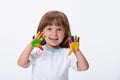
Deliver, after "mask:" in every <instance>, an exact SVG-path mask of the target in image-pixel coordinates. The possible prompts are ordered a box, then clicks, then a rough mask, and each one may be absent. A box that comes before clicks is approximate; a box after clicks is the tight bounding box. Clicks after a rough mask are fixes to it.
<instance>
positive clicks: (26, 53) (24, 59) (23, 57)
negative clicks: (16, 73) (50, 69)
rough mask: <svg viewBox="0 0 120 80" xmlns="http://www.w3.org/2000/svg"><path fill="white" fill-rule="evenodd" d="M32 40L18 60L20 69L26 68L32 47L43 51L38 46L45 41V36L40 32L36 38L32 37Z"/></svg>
mask: <svg viewBox="0 0 120 80" xmlns="http://www.w3.org/2000/svg"><path fill="white" fill-rule="evenodd" d="M33 37H34V38H33V40H32V42H31V43H29V44H28V45H27V46H26V48H25V49H24V50H23V51H22V53H21V55H20V57H19V59H18V65H19V66H21V67H24V68H25V67H27V65H28V63H29V62H30V61H29V56H30V54H31V51H32V50H33V48H34V47H38V48H40V50H44V49H43V47H42V46H41V45H40V43H41V42H42V41H43V40H44V39H45V35H44V34H43V32H42V33H40V32H38V33H37V34H36V36H33Z"/></svg>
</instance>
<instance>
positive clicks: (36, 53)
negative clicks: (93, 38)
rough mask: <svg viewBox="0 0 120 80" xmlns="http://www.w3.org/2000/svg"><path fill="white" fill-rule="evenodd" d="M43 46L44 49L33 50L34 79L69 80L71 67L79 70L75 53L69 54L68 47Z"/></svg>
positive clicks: (31, 62) (31, 60) (31, 57)
mask: <svg viewBox="0 0 120 80" xmlns="http://www.w3.org/2000/svg"><path fill="white" fill-rule="evenodd" d="M43 48H44V51H41V50H40V49H39V48H34V49H33V51H32V52H31V56H30V64H29V65H32V80H68V72H69V68H70V67H71V68H72V69H74V70H77V65H76V62H77V60H76V57H75V55H74V54H72V55H70V56H68V51H69V49H68V48H59V49H58V50H51V49H49V48H47V47H46V45H44V46H43Z"/></svg>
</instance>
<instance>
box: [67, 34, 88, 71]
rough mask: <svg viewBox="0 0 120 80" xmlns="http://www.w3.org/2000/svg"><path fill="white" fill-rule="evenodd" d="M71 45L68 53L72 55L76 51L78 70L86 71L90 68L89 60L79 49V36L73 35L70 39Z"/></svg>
mask: <svg viewBox="0 0 120 80" xmlns="http://www.w3.org/2000/svg"><path fill="white" fill-rule="evenodd" d="M68 42H69V45H70V51H69V53H68V55H71V53H72V52H74V54H75V56H76V58H77V68H78V70H82V71H85V70H87V69H88V68H89V64H88V61H87V60H86V58H85V56H84V55H83V54H82V52H81V51H80V49H79V46H80V45H79V37H77V36H72V37H71V38H69V39H68Z"/></svg>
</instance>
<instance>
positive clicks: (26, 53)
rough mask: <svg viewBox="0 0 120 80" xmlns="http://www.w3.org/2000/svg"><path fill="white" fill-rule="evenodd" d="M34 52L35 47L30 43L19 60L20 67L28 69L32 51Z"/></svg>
mask: <svg viewBox="0 0 120 80" xmlns="http://www.w3.org/2000/svg"><path fill="white" fill-rule="evenodd" d="M32 50H33V47H32V45H31V43H29V44H28V45H27V46H26V48H25V49H24V50H23V51H22V53H21V55H20V57H19V59H18V65H19V66H21V67H24V68H25V67H27V64H28V63H29V56H30V53H31V51H32Z"/></svg>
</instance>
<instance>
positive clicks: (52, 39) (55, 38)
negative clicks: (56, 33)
mask: <svg viewBox="0 0 120 80" xmlns="http://www.w3.org/2000/svg"><path fill="white" fill-rule="evenodd" d="M49 39H50V40H53V41H57V40H58V38H55V39H54V38H49Z"/></svg>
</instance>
